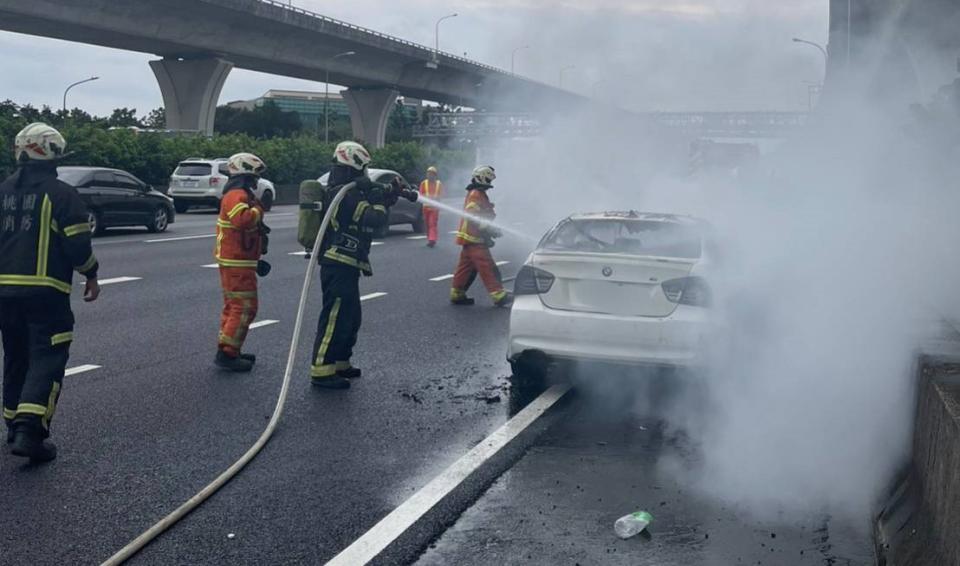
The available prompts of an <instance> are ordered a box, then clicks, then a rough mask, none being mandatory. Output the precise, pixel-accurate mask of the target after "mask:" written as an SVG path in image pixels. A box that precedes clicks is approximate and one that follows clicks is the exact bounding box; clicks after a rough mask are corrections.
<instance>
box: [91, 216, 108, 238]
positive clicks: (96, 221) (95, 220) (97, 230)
mask: <svg viewBox="0 0 960 566" xmlns="http://www.w3.org/2000/svg"><path fill="white" fill-rule="evenodd" d="M87 223H88V224H89V225H90V232H91V233H92V234H95V235H99V234H103V230H104V229H105V228H106V226H104V225H103V222H102V221H101V220H100V215H99V214H98V213H97V212H96V211H94V210H88V211H87Z"/></svg>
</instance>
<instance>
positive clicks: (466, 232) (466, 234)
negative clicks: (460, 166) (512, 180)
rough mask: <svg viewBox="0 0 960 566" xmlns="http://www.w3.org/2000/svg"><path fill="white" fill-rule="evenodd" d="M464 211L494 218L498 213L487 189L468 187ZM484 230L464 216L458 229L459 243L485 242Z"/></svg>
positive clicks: (489, 218) (486, 217)
mask: <svg viewBox="0 0 960 566" xmlns="http://www.w3.org/2000/svg"><path fill="white" fill-rule="evenodd" d="M463 211H464V212H466V213H468V214H470V215H472V216H476V217H479V218H484V219H487V220H493V219H494V218H496V217H497V214H496V213H495V212H494V210H493V203H492V202H490V198H489V197H487V191H486V190H485V189H468V191H467V198H466V200H465V201H464V203H463ZM484 243H486V238H485V237H484V230H483V228H482V227H481V226H480V224H479V223H478V222H476V221H471V220H468V219H467V218H463V219H461V220H460V227H459V228H458V229H457V245H459V246H466V245H471V244H484Z"/></svg>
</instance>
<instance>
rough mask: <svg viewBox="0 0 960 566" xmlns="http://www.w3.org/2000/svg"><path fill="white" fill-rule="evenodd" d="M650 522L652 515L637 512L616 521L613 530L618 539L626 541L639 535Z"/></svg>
mask: <svg viewBox="0 0 960 566" xmlns="http://www.w3.org/2000/svg"><path fill="white" fill-rule="evenodd" d="M652 522H653V515H651V514H650V513H647V512H646V511H637V512H636V513H630V514H629V515H624V516H623V517H620V518H619V519H617V522H616V523H614V524H613V530H614V531H616V533H617V536H618V537H620V538H622V539H628V538H630V537H632V536H634V535H637V534H639V533H640V531H642V530H643V529H645V528H647V525H649V524H650V523H652Z"/></svg>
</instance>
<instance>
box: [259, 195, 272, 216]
mask: <svg viewBox="0 0 960 566" xmlns="http://www.w3.org/2000/svg"><path fill="white" fill-rule="evenodd" d="M260 204H262V205H263V210H265V211H267V212H270V209H271V208H273V192H271V191H265V192H264V193H263V198H262V199H260Z"/></svg>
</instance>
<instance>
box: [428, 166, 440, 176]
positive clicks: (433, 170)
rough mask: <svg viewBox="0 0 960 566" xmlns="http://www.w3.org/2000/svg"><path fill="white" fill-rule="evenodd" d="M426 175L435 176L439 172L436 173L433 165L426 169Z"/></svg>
mask: <svg viewBox="0 0 960 566" xmlns="http://www.w3.org/2000/svg"><path fill="white" fill-rule="evenodd" d="M427 173H433V174H434V175H437V174H439V173H440V172H439V171H437V168H436V167H434V166H433V165H431V166H430V167H427Z"/></svg>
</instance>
